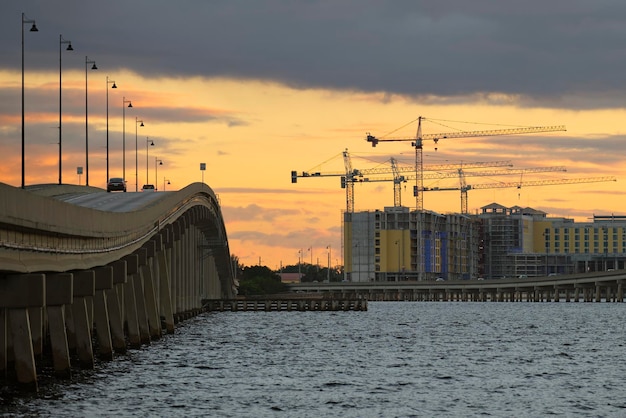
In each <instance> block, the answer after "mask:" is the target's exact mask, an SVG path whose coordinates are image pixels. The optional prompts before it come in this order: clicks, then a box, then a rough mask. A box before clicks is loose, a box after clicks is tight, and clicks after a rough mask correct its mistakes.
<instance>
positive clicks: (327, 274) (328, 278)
mask: <svg viewBox="0 0 626 418" xmlns="http://www.w3.org/2000/svg"><path fill="white" fill-rule="evenodd" d="M326 249H327V250H328V270H326V280H327V281H328V283H330V252H331V251H332V249H331V248H330V244H328V246H327V247H326Z"/></svg>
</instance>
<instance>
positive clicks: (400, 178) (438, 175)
mask: <svg viewBox="0 0 626 418" xmlns="http://www.w3.org/2000/svg"><path fill="white" fill-rule="evenodd" d="M463 168H467V167H460V168H458V169H457V170H456V171H448V172H446V171H444V172H435V173H425V174H424V179H445V178H452V177H457V176H459V179H460V183H461V186H460V187H455V188H453V190H462V191H463V190H464V189H465V187H466V183H465V177H466V176H468V177H495V176H508V175H520V176H523V175H524V174H528V173H547V172H555V171H567V170H566V169H565V167H562V166H557V167H532V168H517V169H501V170H490V171H467V172H466V171H464V169H463ZM408 180H415V174H414V173H413V174H409V175H406V176H404V175H397V176H396V175H394V177H393V178H387V177H382V178H364V179H363V180H362V181H363V182H366V183H367V182H370V183H371V182H383V181H393V185H394V206H401V197H400V187H396V186H398V185H399V184H401V183H404V182H406V181H408ZM520 181H521V180H520ZM425 190H429V189H427V188H426V189H425ZM432 190H434V189H432ZM437 190H443V189H437ZM445 190H449V189H447V188H446V189H445ZM465 195H467V190H465ZM464 202H465V206H464ZM463 207H465V211H463ZM461 213H467V196H466V197H465V199H464V200H463V192H462V193H461Z"/></svg>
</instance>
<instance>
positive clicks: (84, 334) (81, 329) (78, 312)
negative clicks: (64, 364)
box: [71, 270, 96, 369]
mask: <svg viewBox="0 0 626 418" xmlns="http://www.w3.org/2000/svg"><path fill="white" fill-rule="evenodd" d="M95 281H96V280H95V272H94V271H93V270H82V271H78V272H74V295H73V296H74V298H73V302H72V305H71V310H72V322H73V326H74V331H75V335H74V337H75V339H76V340H75V347H76V353H77V354H78V359H79V361H80V364H81V366H82V367H84V368H89V369H91V368H93V366H94V361H93V346H92V343H91V336H92V330H93V324H91V323H90V322H89V313H88V311H87V309H88V308H87V298H88V297H93V295H94V294H95V289H96V287H95V286H96V285H95Z"/></svg>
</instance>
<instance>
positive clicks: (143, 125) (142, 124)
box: [139, 121, 154, 145]
mask: <svg viewBox="0 0 626 418" xmlns="http://www.w3.org/2000/svg"><path fill="white" fill-rule="evenodd" d="M139 126H144V124H143V121H141V125H139ZM152 145H154V144H152Z"/></svg>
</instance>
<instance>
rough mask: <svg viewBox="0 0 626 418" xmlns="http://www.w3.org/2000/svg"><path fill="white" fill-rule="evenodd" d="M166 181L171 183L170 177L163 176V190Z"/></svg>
mask: <svg viewBox="0 0 626 418" xmlns="http://www.w3.org/2000/svg"><path fill="white" fill-rule="evenodd" d="M165 182H167V184H171V183H170V180H169V179H166V178H165V177H163V191H165Z"/></svg>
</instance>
